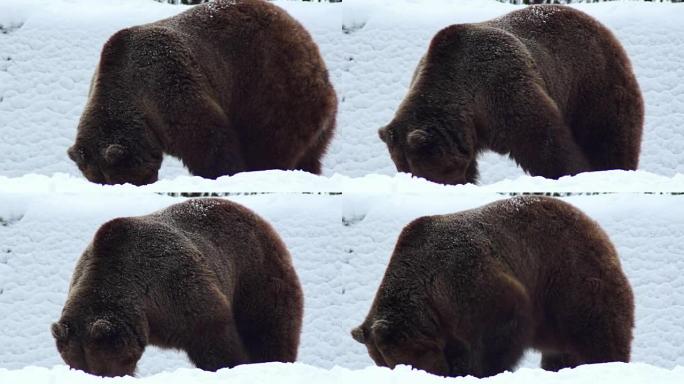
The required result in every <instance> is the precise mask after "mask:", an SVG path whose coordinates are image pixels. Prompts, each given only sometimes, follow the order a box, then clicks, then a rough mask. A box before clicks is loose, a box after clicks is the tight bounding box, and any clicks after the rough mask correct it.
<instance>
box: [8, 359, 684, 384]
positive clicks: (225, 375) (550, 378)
mask: <svg viewBox="0 0 684 384" xmlns="http://www.w3.org/2000/svg"><path fill="white" fill-rule="evenodd" d="M682 380H684V369H683V368H682V367H677V368H675V369H673V370H667V369H663V368H657V367H653V366H650V365H646V364H621V363H613V364H597V365H592V366H582V367H578V368H575V369H565V370H562V371H561V372H559V373H551V372H546V371H543V370H541V369H521V370H518V371H517V372H515V373H510V372H506V373H502V374H500V375H497V376H494V377H488V378H485V379H481V380H478V379H476V378H474V377H471V376H469V377H463V378H459V379H456V380H455V379H451V378H444V377H438V376H433V375H430V374H427V373H425V372H423V371H417V370H411V369H410V368H409V367H406V366H399V367H397V368H396V369H394V370H389V369H387V368H377V367H369V368H365V369H361V370H349V369H346V368H340V367H335V368H332V369H322V368H317V367H312V366H310V365H306V364H300V363H296V364H279V363H269V364H254V365H243V366H239V367H236V368H234V369H223V370H220V371H218V372H216V373H211V372H203V371H200V370H197V369H192V370H191V369H179V370H176V371H174V372H165V373H159V374H156V375H153V376H149V377H145V378H142V379H135V378H132V377H129V376H127V377H118V378H99V377H95V376H90V375H88V374H85V373H83V372H80V371H73V370H68V369H67V368H66V367H64V366H59V367H54V368H52V369H47V368H37V367H30V368H25V369H22V370H17V371H9V370H6V369H0V381H1V382H3V383H25V384H30V383H45V382H50V383H54V384H63V383H64V384H66V383H68V384H87V383H117V384H125V383H140V384H176V383H178V384H185V383H206V384H209V383H226V382H230V383H234V384H242V383H282V384H290V383H293V384H300V383H302V382H313V383H321V384H324V383H358V384H366V383H368V384H371V383H372V384H441V383H453V382H458V383H463V384H468V383H491V384H500V383H506V384H511V383H525V384H536V383H544V384H556V383H559V384H564V383H572V384H594V383H596V382H599V383H605V384H612V383H620V384H642V383H645V382H656V383H658V384H675V383H681V382H682Z"/></svg>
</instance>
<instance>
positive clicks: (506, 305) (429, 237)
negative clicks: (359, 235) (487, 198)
mask: <svg viewBox="0 0 684 384" xmlns="http://www.w3.org/2000/svg"><path fill="white" fill-rule="evenodd" d="M633 327H634V298H633V295H632V290H631V288H630V285H629V282H628V281H627V278H626V277H625V275H624V274H623V272H622V270H621V267H620V262H619V259H618V256H617V254H616V251H615V248H614V247H613V245H612V244H611V242H610V240H609V239H608V237H607V235H606V234H605V233H604V232H603V230H601V228H600V227H599V226H598V225H597V224H596V223H595V222H594V221H592V220H591V219H590V218H588V217H587V216H586V215H584V214H583V213H582V212H580V211H579V210H578V209H576V208H574V207H572V206H571V205H569V204H567V203H564V202H562V201H560V200H556V199H552V198H542V197H516V198H513V199H509V200H502V201H498V202H494V203H491V204H489V205H485V206H483V207H480V208H478V209H473V210H469V211H464V212H460V213H455V214H451V215H442V216H428V217H422V218H419V219H417V220H414V221H413V222H412V223H410V224H409V225H408V226H406V228H404V230H403V231H402V232H401V235H400V236H399V240H398V241H397V244H396V248H395V249H394V253H393V255H392V258H391V260H390V262H389V266H388V267H387V271H386V272H385V276H384V278H383V280H382V283H381V285H380V288H379V289H378V292H377V295H376V296H375V300H374V302H373V304H372V307H371V309H370V313H369V314H368V317H367V318H366V320H365V321H364V322H363V324H362V325H361V326H359V327H357V328H356V329H354V330H353V331H352V336H353V337H354V339H356V340H357V341H359V342H361V343H363V344H365V345H366V347H367V348H368V353H369V354H370V356H371V357H372V358H373V360H374V361H375V362H376V364H378V365H381V366H388V367H394V366H395V365H397V364H410V365H413V366H414V367H416V368H419V369H423V370H426V371H428V372H431V373H434V374H439V375H445V376H461V375H473V376H477V377H485V376H490V375H495V374H497V373H500V372H503V371H505V370H512V369H513V368H514V367H515V366H516V364H517V363H518V361H519V359H520V358H521V357H522V355H523V352H524V351H525V350H526V349H528V348H535V349H537V350H540V351H541V352H542V353H543V358H542V368H544V369H547V370H559V369H561V368H565V367H574V366H577V365H579V364H586V363H601V362H609V361H624V362H627V361H629V358H630V346H631V341H632V328H633Z"/></svg>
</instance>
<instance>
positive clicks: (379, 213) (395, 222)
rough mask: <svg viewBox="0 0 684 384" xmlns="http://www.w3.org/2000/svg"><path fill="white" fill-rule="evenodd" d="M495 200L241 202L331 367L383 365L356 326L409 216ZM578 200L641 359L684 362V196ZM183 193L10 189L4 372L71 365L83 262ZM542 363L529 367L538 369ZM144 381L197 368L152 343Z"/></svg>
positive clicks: (311, 354) (1, 263)
mask: <svg viewBox="0 0 684 384" xmlns="http://www.w3.org/2000/svg"><path fill="white" fill-rule="evenodd" d="M502 197H503V196H501V195H497V194H492V193H482V192H480V193H472V194H467V193H462V194H458V195H450V196H449V195H428V194H423V195H406V194H402V195H400V194H375V195H371V194H354V193H347V194H343V195H331V194H287V193H280V194H259V195H240V196H234V197H231V198H232V199H233V200H235V201H238V202H240V203H243V204H245V205H246V206H248V207H250V208H252V209H254V210H255V211H256V212H257V213H259V214H261V215H262V216H263V217H265V218H266V219H267V220H268V221H270V222H271V223H272V224H273V225H274V227H275V228H276V230H277V231H278V232H279V233H280V235H281V236H282V238H283V240H284V241H285V243H286V244H287V246H288V248H289V250H290V252H291V253H292V255H293V259H294V263H295V268H296V269H297V272H298V274H299V276H300V279H301V280H302V284H303V287H304V293H305V318H304V328H303V334H302V341H301V347H300V354H299V361H300V362H302V363H305V364H309V365H313V366H316V367H320V368H332V367H334V366H340V367H346V368H351V369H359V368H363V367H366V366H369V365H372V362H371V360H370V359H369V357H368V355H367V352H366V350H365V348H364V347H363V346H362V345H361V344H358V343H356V342H355V341H354V340H353V339H352V338H351V337H350V336H349V331H350V329H351V328H353V327H354V326H356V325H358V324H359V323H360V322H361V321H362V320H363V318H364V317H365V315H366V313H367V311H368V308H369V307H370V302H371V300H372V298H373V296H374V294H375V291H376V289H377V286H378V284H379V282H380V278H381V276H382V274H383V273H384V269H385V266H386V262H387V260H388V258H389V256H390V254H391V252H392V248H393V246H394V243H395V241H396V238H397V236H398V234H399V232H400V230H401V229H402V228H403V226H404V225H406V224H407V223H408V222H409V221H411V220H412V219H414V218H415V217H417V216H421V215H426V214H436V213H446V212H454V211H458V210H462V209H467V208H471V207H475V206H479V205H482V204H484V203H487V202H490V201H493V200H496V199H501V198H502ZM566 200H567V201H569V202H570V203H572V204H574V205H576V206H577V207H579V208H580V209H582V210H584V211H585V212H586V213H587V214H589V215H590V216H591V217H593V218H594V219H596V220H597V221H598V222H599V223H600V224H601V225H602V227H603V228H604V229H605V230H606V231H607V232H608V234H609V235H610V237H611V239H612V240H613V242H614V243H615V244H616V246H617V249H618V252H619V254H620V256H621V259H622V263H623V268H624V270H625V272H626V274H627V275H628V278H629V280H630V282H631V284H632V286H633V288H634V291H635V295H636V308H637V312H636V319H637V321H636V324H637V325H636V330H635V339H634V343H633V353H632V356H633V361H634V362H642V363H647V364H651V365H655V366H659V367H663V368H673V367H675V366H677V365H684V324H682V322H681V319H682V318H684V275H682V274H681V272H680V271H682V270H684V258H683V257H682V255H684V244H682V243H681V241H680V239H681V238H683V237H684V204H683V203H684V196H672V195H645V194H632V193H621V194H605V195H597V196H574V197H569V198H566ZM176 201H178V198H174V197H170V196H161V195H157V194H153V193H149V192H143V191H139V192H122V191H117V190H109V191H106V192H103V193H98V194H74V193H66V192H65V193H57V194H55V193H48V194H45V193H39V194H27V193H22V194H9V193H0V238H1V239H3V240H2V241H1V242H0V292H1V293H0V313H2V314H3V316H2V317H0V329H2V339H1V342H2V345H3V348H2V349H0V367H3V368H8V369H19V368H22V367H25V366H29V365H36V366H42V367H51V366H53V365H55V364H61V360H60V357H59V355H58V353H57V351H56V349H55V347H54V344H53V340H52V337H51V335H50V332H49V325H50V323H51V322H52V321H54V320H56V319H57V318H58V317H59V313H60V311H61V307H62V305H63V303H64V300H65V295H66V289H67V284H68V281H69V278H70V276H71V273H72V270H73V266H74V264H75V262H76V260H77V258H78V257H79V256H80V253H81V252H82V250H83V249H84V248H85V246H86V245H87V243H88V242H89V241H90V239H91V237H92V235H93V233H94V232H95V230H96V229H97V228H98V227H99V225H101V224H102V223H103V222H104V221H106V220H108V219H110V218H113V217H117V216H129V215H140V214H146V213H149V212H151V211H153V210H156V209H159V208H162V207H165V206H167V205H169V204H171V203H173V202H176ZM537 365H538V356H537V355H534V354H533V355H531V356H528V358H527V360H526V361H525V363H524V366H527V367H536V366H537ZM139 367H140V374H141V375H142V376H146V375H150V374H154V373H159V372H162V371H169V370H174V369H176V368H178V367H190V364H189V363H188V362H187V361H186V359H185V357H184V355H183V354H181V353H177V352H172V351H163V352H161V351H159V350H157V349H155V348H149V349H148V351H147V352H146V353H145V355H144V356H143V359H142V360H141V363H140V365H139Z"/></svg>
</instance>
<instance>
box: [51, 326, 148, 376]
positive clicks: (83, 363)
mask: <svg viewBox="0 0 684 384" xmlns="http://www.w3.org/2000/svg"><path fill="white" fill-rule="evenodd" d="M51 331H52V336H53V337H54V338H55V341H56V344H57V350H58V351H59V354H60V355H61V356H62V359H64V362H66V363H67V364H68V365H69V366H70V367H71V368H73V369H79V370H82V371H84V372H87V373H90V374H93V375H98V376H108V377H114V376H125V375H133V374H134V372H135V367H136V365H137V363H138V360H140V357H141V356H142V353H143V351H144V349H145V344H146V343H145V341H144V339H143V338H141V337H140V336H139V335H137V334H136V332H135V331H134V330H133V328H131V327H130V326H129V325H127V324H125V323H124V322H121V321H118V320H115V319H113V318H108V319H96V320H94V321H91V322H88V323H85V324H82V323H81V322H78V321H69V320H65V319H62V320H60V321H58V322H56V323H53V324H52V327H51Z"/></svg>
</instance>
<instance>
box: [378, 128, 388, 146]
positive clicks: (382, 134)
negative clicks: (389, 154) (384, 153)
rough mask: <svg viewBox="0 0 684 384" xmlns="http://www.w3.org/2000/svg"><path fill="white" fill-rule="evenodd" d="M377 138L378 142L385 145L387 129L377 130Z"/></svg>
mask: <svg viewBox="0 0 684 384" xmlns="http://www.w3.org/2000/svg"><path fill="white" fill-rule="evenodd" d="M378 137H380V140H382V141H383V142H384V143H385V144H387V127H382V128H380V129H378Z"/></svg>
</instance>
